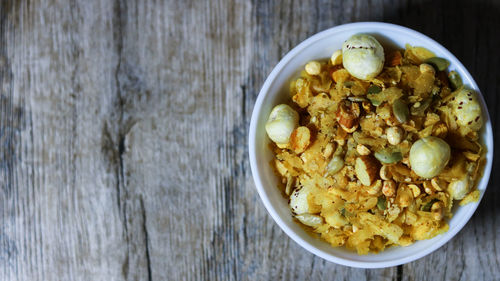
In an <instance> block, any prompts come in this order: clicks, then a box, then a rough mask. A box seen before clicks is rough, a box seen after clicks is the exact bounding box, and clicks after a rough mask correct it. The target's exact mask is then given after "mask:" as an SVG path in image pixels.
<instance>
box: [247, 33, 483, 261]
mask: <svg viewBox="0 0 500 281" xmlns="http://www.w3.org/2000/svg"><path fill="white" fill-rule="evenodd" d="M356 33H368V34H371V35H373V36H375V37H376V38H377V39H378V40H379V41H380V42H381V43H382V45H383V46H384V48H386V47H398V48H401V49H402V48H404V46H405V44H407V43H408V44H411V45H413V46H424V47H426V48H428V49H429V50H431V51H433V52H434V53H435V54H436V55H437V56H440V57H444V58H447V59H448V60H449V61H450V62H451V65H450V70H455V71H457V72H458V73H459V74H460V75H461V77H462V79H463V81H464V84H465V85H467V86H468V87H470V88H472V89H474V90H476V91H477V92H478V93H480V91H479V89H478V86H477V84H476V83H475V82H474V80H473V79H472V77H471V76H470V74H469V73H468V72H467V70H466V69H465V68H464V66H463V65H462V64H461V63H460V62H459V61H458V60H457V59H456V58H455V57H454V56H453V55H452V54H451V53H450V52H448V51H447V50H446V49H445V48H444V47H442V46H441V45H439V44H438V43H436V42H435V41H434V40H432V39H430V38H428V37H426V36H424V35H422V34H420V33H418V32H416V31H413V30H410V29H407V28H404V27H400V26H397V25H392V24H385V23H354V24H347V25H342V26H337V27H334V28H331V29H328V30H326V31H323V32H321V33H318V34H316V35H314V36H313V37H310V38H309V39H307V40H306V41H304V42H302V43H301V44H300V45H298V46H297V47H296V48H294V49H293V50H292V51H290V52H289V53H288V54H287V55H286V56H285V57H284V58H283V59H282V60H281V61H280V63H279V64H278V65H277V66H276V67H275V69H274V70H273V71H272V72H271V74H270V75H269V77H268V79H267V80H266V82H265V83H264V86H263V88H262V90H261V92H260V94H259V97H258V99H257V102H256V105H255V107H254V112H253V114H252V121H251V125H250V136H249V145H250V147H249V148H250V149H249V151H250V162H251V168H252V174H253V176H254V180H255V184H256V187H257V190H258V192H259V195H260V197H261V199H262V201H263V203H264V205H265V207H266V209H267V210H268V211H269V213H270V214H271V216H272V217H273V218H274V220H275V221H276V222H277V223H278V225H279V226H280V227H281V228H282V229H283V230H284V231H285V232H286V233H287V234H288V235H289V236H290V237H291V238H292V239H293V240H295V241H296V242H297V243H299V244H300V245H301V246H303V247H304V248H306V249H307V250H309V251H310V252H312V253H314V254H316V255H318V256H320V257H323V258H325V259H326V260H329V261H332V262H335V263H339V264H343V265H348V266H354V267H364V268H376V267H387V266H394V265H398V264H403V263H406V262H409V261H412V260H415V259H418V258H420V257H422V256H424V255H426V254H428V253H430V252H432V251H434V250H436V249H437V248H439V247H440V246H442V245H443V244H444V243H446V242H447V241H448V240H450V239H451V238H452V237H453V236H454V235H455V234H456V233H457V232H458V231H459V230H460V229H461V228H462V227H463V226H464V225H465V223H466V222H467V221H468V220H469V218H470V217H471V216H472V214H473V213H474V211H475V209H476V208H477V205H478V204H479V202H477V203H471V204H468V205H466V206H463V207H460V208H458V209H457V210H456V211H455V214H454V216H453V218H452V219H451V220H450V221H449V225H450V229H449V231H448V232H447V233H445V234H442V235H438V236H437V237H435V238H433V239H430V240H424V241H418V242H416V243H414V244H412V245H410V246H408V247H393V248H390V249H387V250H386V251H384V252H381V253H379V254H368V255H363V256H360V255H357V254H356V253H355V252H352V251H349V250H346V249H344V248H333V247H331V246H330V245H329V244H328V243H326V242H324V241H322V240H320V239H317V238H314V237H313V236H311V235H310V234H308V233H306V232H305V231H304V230H303V229H302V228H301V227H300V226H299V225H298V224H297V223H296V222H294V220H293V219H292V215H291V212H290V210H289V207H288V205H287V200H286V199H285V198H284V197H283V196H282V195H281V193H280V191H279V190H278V188H277V187H276V186H277V178H276V176H275V175H274V173H273V171H272V169H271V167H270V165H269V162H270V161H271V160H272V158H273V154H272V152H271V151H270V150H269V148H268V144H269V139H268V137H267V135H266V133H265V129H264V126H265V123H266V121H267V117H268V116H269V113H270V111H271V109H272V107H273V106H275V105H277V104H279V103H283V102H288V101H289V100H290V97H289V93H288V87H289V86H288V85H289V82H290V80H291V79H293V78H295V77H297V76H298V74H299V72H300V70H301V69H302V68H303V67H304V65H305V64H306V63H307V62H308V61H310V60H313V59H325V58H329V57H330V55H331V54H332V53H333V52H334V51H335V50H337V49H340V48H341V45H342V43H343V42H344V41H345V40H346V39H347V38H349V37H350V36H351V35H353V34H356ZM481 102H482V104H483V112H484V114H485V120H486V122H485V126H484V127H483V130H482V134H481V137H482V140H483V141H484V144H485V145H486V147H487V148H488V152H487V156H486V157H487V165H486V167H485V171H484V174H483V177H482V179H481V181H480V183H479V186H478V188H479V189H480V190H482V192H481V193H482V194H484V189H486V186H487V183H488V179H489V175H490V171H491V164H492V159H493V139H492V129H491V122H490V119H489V116H488V113H487V108H486V106H485V103H484V99H483V98H482V97H481ZM482 194H481V197H482Z"/></svg>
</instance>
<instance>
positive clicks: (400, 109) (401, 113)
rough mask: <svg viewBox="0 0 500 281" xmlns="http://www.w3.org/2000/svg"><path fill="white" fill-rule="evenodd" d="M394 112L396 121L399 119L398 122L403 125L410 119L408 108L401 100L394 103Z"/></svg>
mask: <svg viewBox="0 0 500 281" xmlns="http://www.w3.org/2000/svg"><path fill="white" fill-rule="evenodd" d="M392 112H393V113H394V116H395V117H396V119H398V121H399V122H401V123H404V122H406V121H407V120H408V117H410V111H409V110H408V106H407V105H406V103H404V102H403V101H402V100H401V99H397V100H395V101H394V103H393V104H392Z"/></svg>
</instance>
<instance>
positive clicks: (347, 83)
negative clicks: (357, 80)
mask: <svg viewBox="0 0 500 281" xmlns="http://www.w3.org/2000/svg"><path fill="white" fill-rule="evenodd" d="M352 86H354V81H345V82H344V87H346V88H351V87H352Z"/></svg>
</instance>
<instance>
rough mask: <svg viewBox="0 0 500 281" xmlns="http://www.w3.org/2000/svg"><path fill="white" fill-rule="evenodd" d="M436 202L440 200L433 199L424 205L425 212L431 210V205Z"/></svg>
mask: <svg viewBox="0 0 500 281" xmlns="http://www.w3.org/2000/svg"><path fill="white" fill-rule="evenodd" d="M436 202H439V200H438V199H432V200H431V201H430V202H428V203H427V204H425V205H424V206H423V207H422V211H424V212H429V211H430V210H431V207H432V205H433V204H434V203H436Z"/></svg>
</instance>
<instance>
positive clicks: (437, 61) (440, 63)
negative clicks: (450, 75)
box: [424, 57, 450, 71]
mask: <svg viewBox="0 0 500 281" xmlns="http://www.w3.org/2000/svg"><path fill="white" fill-rule="evenodd" d="M424 62H425V63H428V64H430V65H432V66H434V68H435V69H436V70H439V71H444V70H446V69H447V68H448V66H450V62H449V61H448V60H446V59H444V58H440V57H433V58H429V59H427V60H425V61H424Z"/></svg>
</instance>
